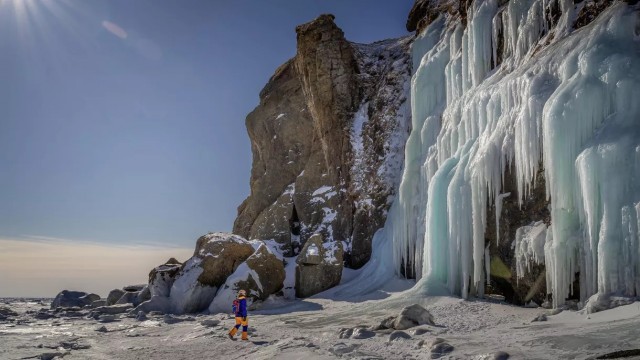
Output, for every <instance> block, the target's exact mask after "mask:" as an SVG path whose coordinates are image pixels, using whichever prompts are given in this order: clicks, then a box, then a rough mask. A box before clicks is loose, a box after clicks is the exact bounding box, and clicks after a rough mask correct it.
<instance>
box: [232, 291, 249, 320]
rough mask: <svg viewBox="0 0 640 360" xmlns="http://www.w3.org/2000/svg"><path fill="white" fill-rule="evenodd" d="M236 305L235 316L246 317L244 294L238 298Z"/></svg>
mask: <svg viewBox="0 0 640 360" xmlns="http://www.w3.org/2000/svg"><path fill="white" fill-rule="evenodd" d="M238 303H240V306H238V307H237V308H236V309H235V310H236V317H246V316H247V299H246V298H245V297H244V296H241V297H239V298H238Z"/></svg>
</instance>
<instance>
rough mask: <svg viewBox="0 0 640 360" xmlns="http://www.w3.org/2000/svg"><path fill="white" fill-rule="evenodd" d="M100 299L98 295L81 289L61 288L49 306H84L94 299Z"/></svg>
mask: <svg viewBox="0 0 640 360" xmlns="http://www.w3.org/2000/svg"><path fill="white" fill-rule="evenodd" d="M98 300H100V295H96V294H90V293H86V292H83V291H70V290H62V291H61V292H60V293H58V295H56V297H55V299H53V302H52V303H51V308H52V309H55V308H67V307H85V306H90V305H91V303H93V302H94V301H98Z"/></svg>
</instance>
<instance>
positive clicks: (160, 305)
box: [135, 295, 171, 314]
mask: <svg viewBox="0 0 640 360" xmlns="http://www.w3.org/2000/svg"><path fill="white" fill-rule="evenodd" d="M135 311H136V313H137V312H140V311H142V312H144V313H147V314H148V313H150V312H152V311H155V312H158V313H161V314H167V313H170V312H171V301H170V299H169V298H168V297H166V296H159V295H156V296H152V297H151V299H149V300H147V301H145V302H143V303H142V304H140V305H138V306H137V307H136V308H135Z"/></svg>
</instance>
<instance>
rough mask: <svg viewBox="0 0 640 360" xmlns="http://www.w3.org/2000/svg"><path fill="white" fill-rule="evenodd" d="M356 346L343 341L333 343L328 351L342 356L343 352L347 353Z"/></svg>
mask: <svg viewBox="0 0 640 360" xmlns="http://www.w3.org/2000/svg"><path fill="white" fill-rule="evenodd" d="M357 347H358V346H357V345H354V344H349V345H347V344H345V343H338V344H335V345H333V347H332V348H331V349H329V352H331V353H332V354H334V355H336V356H342V355H344V354H348V353H350V352H353V350H355V349H356V348H357Z"/></svg>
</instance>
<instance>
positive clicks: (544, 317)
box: [531, 314, 547, 322]
mask: <svg viewBox="0 0 640 360" xmlns="http://www.w3.org/2000/svg"><path fill="white" fill-rule="evenodd" d="M538 321H547V315H546V314H540V315H538V316H536V317H535V318H534V319H533V320H531V322H538Z"/></svg>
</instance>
